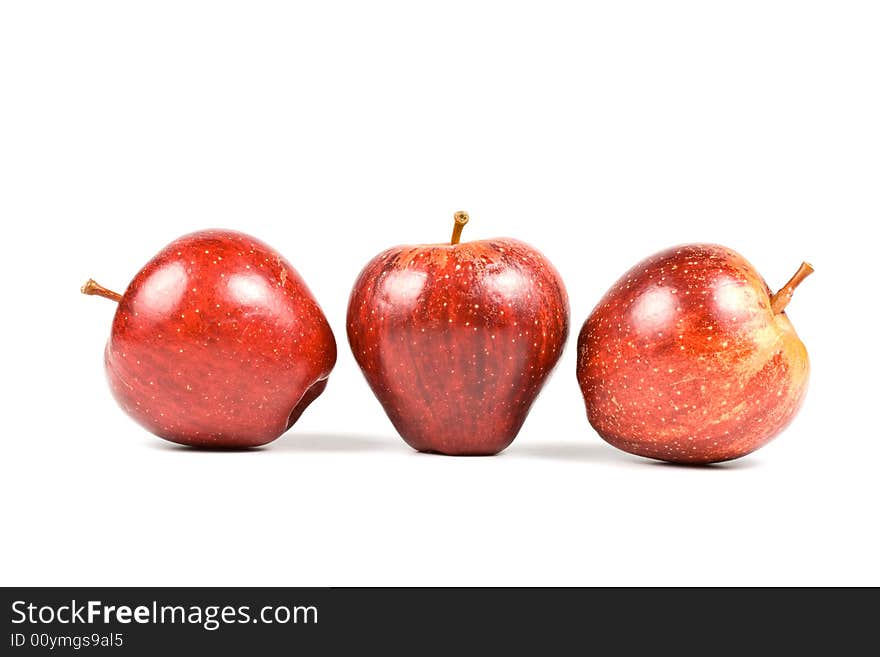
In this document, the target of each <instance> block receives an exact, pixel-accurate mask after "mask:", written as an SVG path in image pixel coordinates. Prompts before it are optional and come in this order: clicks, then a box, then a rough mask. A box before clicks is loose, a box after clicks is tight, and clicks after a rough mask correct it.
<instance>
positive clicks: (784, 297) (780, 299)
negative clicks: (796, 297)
mask: <svg viewBox="0 0 880 657" xmlns="http://www.w3.org/2000/svg"><path fill="white" fill-rule="evenodd" d="M814 271H816V270H815V269H813V265H811V264H810V263H809V262H806V261H804V262H802V263H801V266H800V267H798V270H797V271H796V272H795V273H794V276H792V277H791V278H790V279H789V281H788V283H786V284H785V285H783V286H782V287H781V288H780V290H779V291H778V292H777V293H776V294H774V295H773V296H772V297H770V310H772V311H773V313H774V314H776V315H778V314H779V313H781V312H783V311H784V310H785V308H786V306H788V304H789V302H790V301H791V297H792V295H793V294H794V291H795V289H796V288H797V286H798V285H800V284H801V283H802V282H803V281H804V279H805V278H806V277H807V276H809V275H810V274H812V273H813V272H814Z"/></svg>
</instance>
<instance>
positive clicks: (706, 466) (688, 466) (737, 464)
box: [644, 458, 760, 472]
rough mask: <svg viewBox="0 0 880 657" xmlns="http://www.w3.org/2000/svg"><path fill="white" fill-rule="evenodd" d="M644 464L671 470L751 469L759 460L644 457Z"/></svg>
mask: <svg viewBox="0 0 880 657" xmlns="http://www.w3.org/2000/svg"><path fill="white" fill-rule="evenodd" d="M644 462H645V463H646V465H651V466H654V467H660V468H671V469H673V470H705V471H707V472H708V471H712V470H751V469H752V468H757V467H760V462H759V461H756V460H755V459H750V458H740V459H734V460H733V461H722V462H720V463H669V462H667V461H655V460H654V459H644Z"/></svg>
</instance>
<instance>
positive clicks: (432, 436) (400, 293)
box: [348, 239, 568, 455]
mask: <svg viewBox="0 0 880 657" xmlns="http://www.w3.org/2000/svg"><path fill="white" fill-rule="evenodd" d="M567 335H568V296H567V294H566V291H565V287H564V286H563V283H562V280H561V278H560V277H559V274H558V273H557V272H556V270H555V269H554V268H553V266H552V265H551V264H550V262H549V261H548V260H547V259H546V258H545V257H544V256H543V255H542V254H541V253H539V252H538V251H536V250H535V249H533V248H532V247H530V246H528V245H526V244H523V243H522V242H518V241H516V240H511V239H494V240H483V241H474V242H466V243H462V244H457V245H454V246H452V245H423V246H400V247H396V248H393V249H389V250H387V251H385V252H384V253H381V254H380V255H379V256H377V257H376V258H374V259H373V260H372V261H371V262H370V263H369V264H368V265H367V266H366V267H365V268H364V270H363V271H362V272H361V274H360V277H359V278H358V279H357V282H356V283H355V286H354V290H353V291H352V294H351V299H350V302H349V307H348V339H349V343H350V344H351V349H352V352H353V353H354V356H355V359H356V360H357V362H358V364H359V365H360V367H361V369H362V370H363V373H364V376H365V377H366V379H367V382H368V383H369V385H370V387H371V388H372V390H373V392H374V393H375V395H376V397H377V398H378V399H379V401H380V403H381V404H382V406H383V408H384V409H385V412H386V413H387V414H388V417H389V418H390V419H391V422H392V423H393V424H394V426H395V428H396V429H397V431H398V432H399V433H400V435H401V436H402V437H403V439H404V440H405V441H406V442H407V443H408V444H409V445H410V446H412V447H413V448H415V449H417V450H420V451H424V452H437V453H441V454H450V455H490V454H496V453H497V452H500V451H501V450H503V449H504V448H505V447H507V446H508V445H509V444H510V443H511V441H513V439H514V438H515V437H516V434H517V433H518V432H519V429H520V427H521V426H522V424H523V422H524V421H525V418H526V416H527V415H528V412H529V409H530V408H531V405H532V402H534V400H535V398H536V397H537V395H538V393H539V392H540V390H541V387H542V386H543V385H544V382H545V381H546V380H547V377H548V375H549V374H550V372H551V371H552V370H553V368H554V366H555V365H556V363H557V361H558V360H559V357H560V355H561V354H562V349H563V346H564V344H565V339H566V336H567Z"/></svg>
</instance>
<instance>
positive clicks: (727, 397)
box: [577, 244, 809, 463]
mask: <svg viewBox="0 0 880 657" xmlns="http://www.w3.org/2000/svg"><path fill="white" fill-rule="evenodd" d="M770 296H771V292H770V289H769V288H768V287H767V284H766V283H765V282H764V280H763V279H762V278H761V276H760V275H759V274H758V273H757V271H755V269H754V267H752V265H750V264H749V263H748V262H747V261H746V260H745V259H744V258H743V257H742V256H741V255H739V254H738V253H736V252H735V251H732V250H730V249H728V248H725V247H723V246H717V245H712V244H692V245H685V246H680V247H675V248H672V249H669V250H667V251H663V252H661V253H658V254H656V255H653V256H651V257H650V258H647V259H646V260H644V261H642V262H640V263H639V264H638V265H636V266H635V267H633V268H632V269H630V270H629V271H628V272H627V273H626V274H624V275H623V277H621V278H620V279H619V280H618V281H617V283H615V284H614V286H613V287H612V288H611V289H610V290H609V291H608V293H607V294H606V295H605V296H604V298H603V299H602V300H601V301H600V302H599V305H598V306H596V308H595V309H594V310H593V312H592V314H591V315H590V316H589V318H588V319H587V321H586V323H585V324H584V326H583V329H582V330H581V333H580V336H579V339H578V363H577V378H578V382H579V383H580V386H581V391H582V392H583V395H584V400H585V402H586V407H587V417H588V418H589V421H590V424H592V426H593V427H594V428H595V429H596V431H598V432H599V435H601V436H602V438H604V439H605V440H607V441H608V442H609V443H611V444H612V445H614V446H615V447H618V448H620V449H622V450H624V451H626V452H630V453H632V454H638V455H640V456H646V457H650V458H654V459H661V460H664V461H672V462H676V463H714V462H717V461H726V460H730V459H735V458H739V457H741V456H744V455H745V454H748V453H750V452H752V451H754V450H756V449H758V448H759V447H761V446H762V445H764V444H765V443H767V442H768V441H769V440H770V439H771V438H773V437H774V436H776V435H777V434H778V433H779V432H780V431H782V429H783V428H785V426H786V425H787V424H788V423H789V422H790V421H791V420H792V418H793V417H794V416H795V414H796V413H797V411H798V409H799V408H800V406H801V403H802V402H803V399H804V395H805V393H806V389H807V379H808V377H809V360H808V358H807V351H806V349H805V348H804V345H803V344H802V343H801V341H800V339H799V338H798V336H797V334H796V333H795V331H794V327H793V326H792V325H791V322H789V320H788V317H787V316H786V315H785V313H784V312H783V313H779V314H774V313H773V312H772V311H771V309H770Z"/></svg>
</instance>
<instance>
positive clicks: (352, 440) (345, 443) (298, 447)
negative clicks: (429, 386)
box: [149, 431, 405, 454]
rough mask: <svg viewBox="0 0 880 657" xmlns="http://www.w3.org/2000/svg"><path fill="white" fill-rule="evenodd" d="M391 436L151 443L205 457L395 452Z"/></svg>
mask: <svg viewBox="0 0 880 657" xmlns="http://www.w3.org/2000/svg"><path fill="white" fill-rule="evenodd" d="M399 443H400V440H399V439H398V440H395V439H394V438H393V437H391V436H363V435H358V434H333V433H296V431H292V432H290V433H287V434H285V435H283V436H281V437H280V438H278V439H277V440H274V441H272V442H271V443H268V444H266V445H260V446H259V447H192V446H190V445H179V444H177V443H172V442H169V441H166V440H159V441H156V440H151V441H150V443H149V445H150V447H152V448H153V449H158V450H160V451H166V452H193V453H200V454H204V453H208V454H230V453H232V454H240V453H243V452H252V453H255V454H262V453H277V452H301V453H316V454H317V453H329V452H383V451H389V450H396V449H400V448H402V447H405V445H401V444H399Z"/></svg>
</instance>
